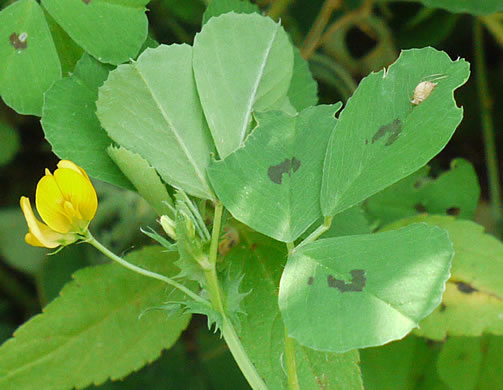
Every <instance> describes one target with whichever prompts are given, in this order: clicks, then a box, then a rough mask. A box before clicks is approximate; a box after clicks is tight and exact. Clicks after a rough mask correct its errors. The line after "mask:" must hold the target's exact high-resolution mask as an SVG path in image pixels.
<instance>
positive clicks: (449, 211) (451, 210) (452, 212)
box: [445, 207, 461, 216]
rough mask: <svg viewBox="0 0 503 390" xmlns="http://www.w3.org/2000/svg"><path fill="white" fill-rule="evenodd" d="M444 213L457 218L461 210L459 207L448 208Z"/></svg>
mask: <svg viewBox="0 0 503 390" xmlns="http://www.w3.org/2000/svg"><path fill="white" fill-rule="evenodd" d="M445 212H446V213H447V215H453V216H458V215H459V213H460V212H461V209H460V208H459V207H449V208H448V209H447V210H445Z"/></svg>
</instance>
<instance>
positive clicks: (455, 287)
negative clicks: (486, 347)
mask: <svg viewBox="0 0 503 390" xmlns="http://www.w3.org/2000/svg"><path fill="white" fill-rule="evenodd" d="M416 222H426V223H428V224H432V225H436V226H439V227H441V228H443V229H445V230H447V232H448V233H449V238H450V239H451V241H452V243H453V245H454V251H455V255H454V258H453V260H452V269H451V273H452V276H451V279H450V280H449V282H448V283H447V286H446V291H445V294H444V297H443V300H442V304H441V305H440V306H439V307H438V308H437V309H436V310H435V311H434V312H433V313H432V314H431V315H430V316H429V317H427V318H425V319H424V320H423V321H422V322H421V324H420V328H419V329H417V330H416V331H415V333H416V334H418V335H421V336H424V337H428V338H430V339H433V340H443V339H445V337H446V336H480V335H481V334H483V333H493V334H497V335H503V321H502V317H503V316H502V314H501V313H503V243H502V242H501V241H499V240H497V239H496V238H494V237H493V236H491V235H489V234H485V233H484V228H483V227H482V226H480V225H477V224H476V223H474V222H471V221H462V220H456V219H454V218H453V217H441V216H430V217H428V216H417V217H413V218H408V219H404V220H401V221H397V222H396V223H394V224H392V225H388V226H386V229H393V228H397V227H401V226H404V225H408V224H410V223H416Z"/></svg>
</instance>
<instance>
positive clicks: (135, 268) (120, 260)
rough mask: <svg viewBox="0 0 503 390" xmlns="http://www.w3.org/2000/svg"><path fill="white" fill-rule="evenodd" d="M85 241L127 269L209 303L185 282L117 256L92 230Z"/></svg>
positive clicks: (199, 300)
mask: <svg viewBox="0 0 503 390" xmlns="http://www.w3.org/2000/svg"><path fill="white" fill-rule="evenodd" d="M85 242H87V243H89V244H91V245H92V246H94V247H95V248H96V249H98V250H99V251H100V252H101V253H103V254H104V255H105V256H107V257H108V258H109V259H111V260H113V261H115V262H116V263H119V264H120V265H122V266H123V267H126V268H127V269H129V270H131V271H133V272H136V273H137V274H140V275H143V276H147V277H149V278H152V279H157V280H160V281H161V282H164V283H166V284H169V285H170V286H172V287H174V288H177V289H179V290H180V291H182V292H183V293H184V294H185V295H187V296H189V297H190V298H192V299H193V300H195V301H197V302H200V303H203V304H206V305H207V304H209V303H208V302H207V301H206V300H205V299H203V298H202V297H200V296H199V295H197V294H196V293H194V292H193V291H192V290H190V289H188V288H187V287H185V286H184V285H183V284H181V283H178V282H176V281H174V280H173V279H171V278H169V277H167V276H164V275H161V274H158V273H155V272H152V271H148V270H146V269H143V268H141V267H138V266H136V265H134V264H131V263H129V262H127V261H126V260H124V259H123V258H122V257H119V256H117V255H116V254H115V253H113V252H112V251H110V250H109V249H108V248H107V247H105V246H104V245H102V244H101V243H100V242H99V241H98V240H96V239H95V238H94V237H93V235H92V234H91V232H89V231H88V233H87V237H86V239H85Z"/></svg>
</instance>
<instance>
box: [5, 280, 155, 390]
mask: <svg viewBox="0 0 503 390" xmlns="http://www.w3.org/2000/svg"><path fill="white" fill-rule="evenodd" d="M74 282H77V279H75V281H74ZM156 284H157V283H156ZM158 289H159V287H158V286H156V287H155V288H154V287H153V286H151V287H150V288H148V289H145V290H143V292H144V293H145V294H144V295H143V296H142V297H144V296H147V295H150V294H146V293H147V292H148V293H150V292H151V291H153V290H158ZM136 300H138V296H133V297H131V299H129V300H126V301H124V302H123V303H122V304H120V305H118V306H117V307H116V308H115V309H114V310H112V311H111V312H109V313H108V314H107V315H105V316H104V317H103V318H101V319H100V320H99V321H97V322H95V323H92V324H90V325H89V326H88V327H86V328H84V329H82V330H81V331H80V332H78V333H77V334H74V335H72V336H71V337H70V336H62V335H58V337H65V338H66V339H67V341H65V342H63V343H61V344H60V345H59V346H58V347H57V348H55V349H53V350H52V351H49V352H48V353H47V354H45V355H43V356H40V357H39V358H37V359H35V360H33V361H31V362H29V363H28V364H25V365H23V366H21V367H19V368H17V369H15V370H11V371H9V372H8V373H7V375H5V376H0V381H6V380H7V379H8V378H10V377H12V376H15V375H16V374H17V373H18V372H20V371H24V370H27V369H29V368H31V367H33V366H34V365H36V364H37V363H43V362H44V361H45V360H47V359H48V358H50V357H51V356H52V355H53V354H55V353H56V352H58V351H59V350H60V349H61V348H63V347H65V346H66V345H67V344H68V343H69V342H71V341H72V340H73V341H74V342H75V341H76V340H77V339H78V338H80V337H79V336H83V335H84V334H86V333H87V332H89V331H91V330H92V329H94V328H95V327H97V326H98V325H101V324H102V323H103V322H104V321H105V320H107V319H108V318H109V317H111V316H112V315H114V314H116V313H117V312H118V311H119V310H120V309H122V308H123V307H124V306H126V305H127V306H130V305H131V304H132V303H133V302H134V301H136ZM40 315H44V314H40ZM45 315H49V313H45ZM14 339H15V337H14Z"/></svg>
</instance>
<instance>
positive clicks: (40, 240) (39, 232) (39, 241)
mask: <svg viewBox="0 0 503 390" xmlns="http://www.w3.org/2000/svg"><path fill="white" fill-rule="evenodd" d="M20 204H21V210H23V214H24V217H25V219H26V222H27V224H28V229H29V233H28V234H27V235H26V236H25V241H26V242H27V243H28V244H30V245H33V246H43V247H46V248H56V247H58V246H60V245H61V243H62V242H65V241H68V239H69V237H67V235H64V234H61V233H58V232H55V231H54V230H52V229H50V228H49V227H48V226H47V225H44V224H43V223H42V222H40V221H39V220H38V219H37V217H35V214H33V210H32V208H31V204H30V200H29V199H28V198H27V197H26V196H22V197H21V200H20Z"/></svg>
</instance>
